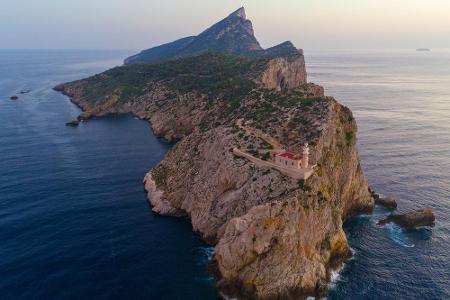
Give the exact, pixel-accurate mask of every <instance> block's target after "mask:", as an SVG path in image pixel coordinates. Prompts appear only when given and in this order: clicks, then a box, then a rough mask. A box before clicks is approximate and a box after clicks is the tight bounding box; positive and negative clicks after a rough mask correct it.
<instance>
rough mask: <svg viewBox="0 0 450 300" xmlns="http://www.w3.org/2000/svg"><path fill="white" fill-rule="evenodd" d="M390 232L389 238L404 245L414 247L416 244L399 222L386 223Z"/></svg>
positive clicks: (385, 226)
mask: <svg viewBox="0 0 450 300" xmlns="http://www.w3.org/2000/svg"><path fill="white" fill-rule="evenodd" d="M384 228H386V229H387V230H388V232H389V238H390V239H391V240H393V241H394V242H395V243H397V244H398V245H400V246H402V247H406V248H412V247H415V245H414V244H413V243H412V242H411V241H410V240H409V238H408V236H407V235H406V234H405V232H404V230H403V229H402V228H401V227H400V226H399V225H397V224H394V223H388V224H386V225H384Z"/></svg>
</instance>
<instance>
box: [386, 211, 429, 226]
mask: <svg viewBox="0 0 450 300" xmlns="http://www.w3.org/2000/svg"><path fill="white" fill-rule="evenodd" d="M434 221H435V216H434V213H433V210H432V209H431V208H424V209H419V210H416V211H413V212H409V213H405V214H391V215H390V216H388V217H387V218H386V219H384V220H381V221H379V222H378V224H379V225H384V224H387V223H390V222H394V223H396V224H398V225H400V226H402V227H405V228H406V229H412V228H415V227H420V226H434Z"/></svg>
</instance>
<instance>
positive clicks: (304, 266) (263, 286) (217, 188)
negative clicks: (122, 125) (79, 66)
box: [55, 8, 374, 299]
mask: <svg viewBox="0 0 450 300" xmlns="http://www.w3.org/2000/svg"><path fill="white" fill-rule="evenodd" d="M55 89H56V90H58V91H61V92H63V93H64V94H66V95H68V96H69V97H70V98H71V100H72V101H73V102H74V103H76V104H77V105H78V106H80V107H81V108H82V110H83V112H82V114H81V115H80V116H79V120H84V119H89V118H92V117H102V116H107V115H111V114H126V113H132V114H134V115H136V116H138V117H139V118H141V119H144V120H147V121H149V122H150V123H151V126H152V128H153V131H154V133H155V134H156V135H157V136H159V137H161V138H163V139H165V140H167V141H178V142H177V144H176V145H175V146H174V147H173V148H172V150H171V151H169V153H168V154H167V155H166V157H165V158H164V159H163V160H162V161H161V162H160V163H159V164H158V165H157V166H156V167H154V168H153V169H152V170H150V171H149V173H148V174H147V175H146V176H145V179H144V183H145V188H146V190H147V191H148V197H149V200H150V202H151V204H152V206H153V211H154V212H156V213H159V214H161V215H166V216H174V217H188V218H189V219H190V221H191V223H192V226H193V230H194V231H195V232H197V233H198V234H199V235H200V236H201V237H202V238H203V239H204V240H205V241H206V242H208V243H210V244H212V245H215V254H214V257H213V259H212V261H211V262H210V264H209V270H210V272H211V274H213V276H214V278H215V284H216V287H217V288H218V290H219V291H220V293H221V294H222V295H224V296H226V297H229V298H232V297H239V299H272V298H273V299H291V298H298V297H306V296H317V297H323V296H325V295H326V293H327V290H328V283H329V282H330V274H331V271H332V270H334V269H338V268H339V267H340V266H341V265H342V263H343V261H345V260H346V259H348V258H349V257H351V255H352V254H351V251H350V248H349V245H348V243H347V238H346V236H345V233H344V231H343V229H342V224H343V222H344V221H345V220H346V219H347V218H349V217H351V216H354V215H356V214H360V213H370V212H371V211H372V209H373V206H374V198H373V196H372V195H371V193H370V192H369V189H368V182H367V179H366V177H365V175H364V173H363V170H362V167H361V163H360V159H359V156H358V150H357V144H356V132H357V126H356V121H355V119H354V117H353V114H352V112H351V111H350V109H349V108H347V107H345V106H343V105H342V104H340V103H339V102H337V101H336V100H335V99H334V98H332V97H328V96H325V95H324V90H323V88H322V87H320V86H318V85H315V84H313V83H309V82H308V81H307V74H306V67H305V59H304V55H303V51H302V50H298V49H296V48H295V46H294V45H293V44H292V43H291V42H285V43H282V44H280V45H278V46H275V47H272V48H269V49H263V48H262V47H261V46H260V44H259V43H258V41H257V40H256V38H255V36H254V33H253V27H252V23H251V21H250V20H248V19H247V18H246V15H245V10H244V8H240V9H239V10H237V11H235V12H233V13H232V14H230V15H229V16H228V17H227V18H225V19H224V20H222V21H220V22H219V23H217V24H215V25H213V26H212V27H210V28H209V29H207V30H205V31H204V32H202V33H201V34H199V35H197V36H191V37H186V38H183V39H180V40H177V41H175V42H172V43H169V44H165V45H162V46H158V47H154V48H151V49H148V50H144V51H142V52H141V53H139V54H136V55H134V56H132V57H129V58H127V59H126V60H125V65H124V66H121V67H116V68H113V69H111V70H108V71H106V72H104V73H101V74H98V75H95V76H92V77H89V78H87V79H83V80H78V81H74V82H70V83H65V84H61V85H58V86H57V87H55Z"/></svg>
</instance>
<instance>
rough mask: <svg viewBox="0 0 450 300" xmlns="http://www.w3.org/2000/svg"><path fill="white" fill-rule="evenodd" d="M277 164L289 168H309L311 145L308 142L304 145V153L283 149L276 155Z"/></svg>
mask: <svg viewBox="0 0 450 300" xmlns="http://www.w3.org/2000/svg"><path fill="white" fill-rule="evenodd" d="M274 162H275V164H277V165H279V166H280V167H284V168H289V169H297V170H298V169H308V167H309V147H308V144H307V143H306V144H305V145H304V146H303V151H302V155H297V154H294V153H291V152H288V151H282V152H281V153H278V154H277V155H275V157H274Z"/></svg>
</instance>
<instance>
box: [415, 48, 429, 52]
mask: <svg viewBox="0 0 450 300" xmlns="http://www.w3.org/2000/svg"><path fill="white" fill-rule="evenodd" d="M416 51H417V52H429V51H431V49H429V48H417V49H416Z"/></svg>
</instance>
